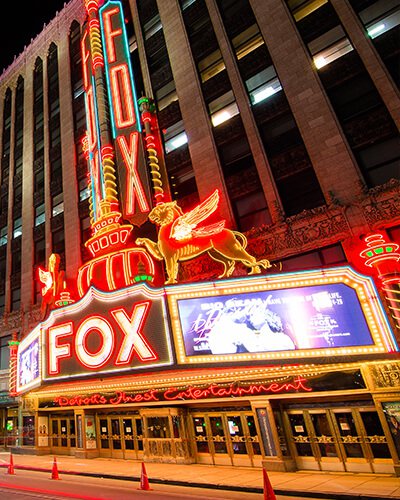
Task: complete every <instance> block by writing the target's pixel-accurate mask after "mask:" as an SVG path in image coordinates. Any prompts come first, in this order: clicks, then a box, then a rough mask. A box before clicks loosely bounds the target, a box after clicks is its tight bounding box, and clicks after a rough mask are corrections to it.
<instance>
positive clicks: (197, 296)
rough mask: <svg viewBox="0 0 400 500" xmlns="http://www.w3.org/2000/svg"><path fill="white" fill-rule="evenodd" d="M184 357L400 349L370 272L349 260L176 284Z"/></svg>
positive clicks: (178, 339)
mask: <svg viewBox="0 0 400 500" xmlns="http://www.w3.org/2000/svg"><path fill="white" fill-rule="evenodd" d="M168 300H169V308H170V314H171V320H172V325H173V331H174V337H175V344H176V348H177V355H178V362H179V363H192V364H193V363H196V364H197V363H220V362H232V361H239V360H243V361H248V360H262V359H281V358H286V359H293V358H308V357H313V358H315V357H321V356H328V357H332V356H343V355H346V356H347V355H351V354H355V355H357V354H359V355H360V354H371V353H379V352H390V351H394V350H397V346H396V343H395V340H394V338H393V335H392V332H391V330H390V327H389V325H388V323H387V320H386V317H385V314H384V312H383V309H382V306H381V304H380V303H379V299H378V294H377V291H376V289H375V286H374V284H373V282H372V280H371V279H370V278H367V277H365V276H361V275H359V274H357V273H356V272H355V271H353V270H352V269H350V268H348V267H342V268H335V269H324V270H323V271H310V272H302V273H291V274H280V275H271V276H269V277H258V278H254V277H252V278H240V279H237V280H229V281H219V282H215V283H209V284H200V285H197V284H192V285H182V286H177V287H173V288H172V287H171V288H170V289H169V290H168Z"/></svg>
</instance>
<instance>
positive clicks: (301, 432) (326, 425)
mask: <svg viewBox="0 0 400 500" xmlns="http://www.w3.org/2000/svg"><path fill="white" fill-rule="evenodd" d="M284 418H285V426H286V430H287V433H288V436H289V445H290V448H291V452H292V455H293V456H294V458H295V461H296V464H297V467H298V469H306V470H307V469H308V470H325V471H344V472H369V473H370V472H375V473H391V472H393V461H392V457H391V454H390V450H389V447H388V445H387V438H386V436H385V433H384V431H383V428H382V425H381V422H380V420H379V416H378V413H377V412H376V410H375V409H374V408H373V407H364V408H361V407H360V408H329V409H318V410H317V409H299V410H289V411H286V412H285V413H284Z"/></svg>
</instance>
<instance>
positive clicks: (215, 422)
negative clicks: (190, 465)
mask: <svg viewBox="0 0 400 500" xmlns="http://www.w3.org/2000/svg"><path fill="white" fill-rule="evenodd" d="M208 418H209V421H210V437H211V446H212V448H211V450H212V451H211V452H212V453H213V456H214V464H215V465H232V462H231V459H230V456H229V452H228V446H227V439H226V436H227V435H228V436H229V434H228V432H227V429H225V428H224V420H223V418H222V415H215V414H210V416H209V417H208Z"/></svg>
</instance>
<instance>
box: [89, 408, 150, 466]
mask: <svg viewBox="0 0 400 500" xmlns="http://www.w3.org/2000/svg"><path fill="white" fill-rule="evenodd" d="M96 425H97V436H98V446H99V450H100V456H101V457H108V458H124V459H129V458H130V459H140V458H142V456H143V430H142V419H141V418H140V417H139V416H133V415H118V416H114V415H97V417H96Z"/></svg>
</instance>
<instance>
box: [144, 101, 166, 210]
mask: <svg viewBox="0 0 400 500" xmlns="http://www.w3.org/2000/svg"><path fill="white" fill-rule="evenodd" d="M139 108H140V112H141V117H142V122H143V128H144V141H145V148H146V152H147V159H148V162H149V167H150V181H151V183H152V188H153V192H154V198H155V201H156V205H159V204H160V203H166V202H168V201H171V193H170V190H169V185H168V176H167V170H166V167H165V159H164V152H163V146H162V140H161V134H160V127H159V125H158V120H157V115H156V108H155V105H154V101H153V100H152V99H149V98H148V97H141V98H140V99H139Z"/></svg>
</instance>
